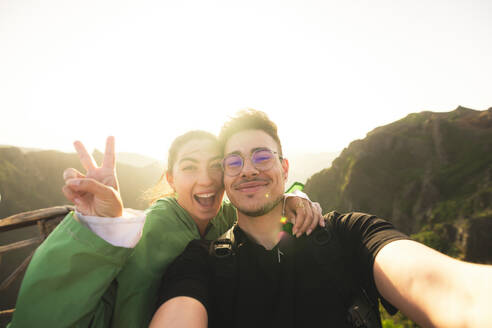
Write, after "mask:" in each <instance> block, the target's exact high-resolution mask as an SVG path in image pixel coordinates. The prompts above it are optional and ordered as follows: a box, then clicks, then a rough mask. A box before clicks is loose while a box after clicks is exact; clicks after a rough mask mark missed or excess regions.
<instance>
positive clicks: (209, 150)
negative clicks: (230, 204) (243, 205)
mask: <svg viewBox="0 0 492 328" xmlns="http://www.w3.org/2000/svg"><path fill="white" fill-rule="evenodd" d="M221 159H222V156H221V153H220V151H219V145H218V143H217V142H216V141H214V140H210V139H192V140H190V141H188V142H187V143H185V144H184V145H183V146H181V149H180V150H179V152H178V154H177V156H176V161H175V163H174V166H173V169H172V175H171V174H168V175H167V179H168V182H169V184H170V185H171V187H172V188H173V189H174V191H175V192H176V193H177V196H176V198H177V201H178V204H179V205H181V207H183V208H184V209H185V210H186V211H187V212H188V213H189V214H190V216H191V217H192V218H193V220H195V222H196V223H197V224H198V223H203V221H204V220H210V219H212V218H213V217H215V216H216V215H217V212H218V211H219V208H220V205H221V203H222V197H223V195H224V186H223V184H222V167H221ZM207 223H208V222H207Z"/></svg>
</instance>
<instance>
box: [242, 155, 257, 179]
mask: <svg viewBox="0 0 492 328" xmlns="http://www.w3.org/2000/svg"><path fill="white" fill-rule="evenodd" d="M259 173H260V171H258V169H257V168H256V167H255V166H254V165H253V162H252V161H251V159H249V158H248V159H245V160H244V164H243V169H242V170H241V176H242V177H250V176H256V175H258V174H259Z"/></svg>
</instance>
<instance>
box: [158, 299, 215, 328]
mask: <svg viewBox="0 0 492 328" xmlns="http://www.w3.org/2000/svg"><path fill="white" fill-rule="evenodd" d="M207 320H208V317H207V310H206V309H205V306H203V304H202V303H200V302H199V301H198V300H196V299H194V298H192V297H187V296H179V297H175V298H171V299H170V300H169V301H167V302H165V303H164V304H162V305H161V306H160V307H159V309H158V310H157V312H156V313H155V314H154V317H153V318H152V321H151V322H150V326H149V327H150V328H159V327H173V328H181V327H183V328H185V327H195V328H206V327H207V324H208V322H207Z"/></svg>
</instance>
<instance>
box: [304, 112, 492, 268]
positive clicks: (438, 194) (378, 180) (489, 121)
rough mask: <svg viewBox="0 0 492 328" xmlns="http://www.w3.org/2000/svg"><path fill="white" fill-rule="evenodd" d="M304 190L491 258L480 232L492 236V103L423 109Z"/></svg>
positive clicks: (491, 242) (456, 250) (352, 149)
mask: <svg viewBox="0 0 492 328" xmlns="http://www.w3.org/2000/svg"><path fill="white" fill-rule="evenodd" d="M305 190H306V192H307V193H308V194H309V196H310V197H311V199H313V200H316V201H318V202H320V203H321V206H322V207H323V209H324V210H325V211H328V210H332V209H336V210H338V211H342V212H343V211H364V212H369V213H374V214H376V215H379V216H381V217H384V218H388V219H389V220H391V221H392V222H393V223H394V224H395V225H396V226H397V227H398V228H399V229H400V230H402V231H404V232H406V233H408V234H415V237H416V239H419V240H421V241H423V242H426V243H428V244H431V245H432V246H435V247H436V248H439V249H440V250H442V251H445V252H447V253H449V254H451V255H455V256H462V257H466V258H468V259H473V260H475V261H491V262H492V252H490V251H489V249H492V238H490V237H488V238H481V237H479V235H480V234H485V235H487V234H488V236H492V224H490V223H491V222H492V221H491V220H492V108H490V109H488V110H485V111H476V110H472V109H468V108H464V107H458V108H457V109H456V110H454V111H451V112H447V113H434V112H421V113H416V114H410V115H408V116H407V117H405V118H403V119H401V120H399V121H396V122H394V123H391V124H389V125H386V126H382V127H378V128H376V129H374V130H373V131H371V132H369V133H368V134H367V136H366V138H364V139H363V140H356V141H354V142H352V143H351V144H350V145H349V147H347V148H346V149H344V151H343V152H342V154H341V155H340V156H339V157H338V158H337V159H335V160H334V161H333V163H332V166H331V167H330V168H328V169H325V170H322V171H321V172H319V173H316V174H315V175H313V176H312V177H311V178H310V179H309V180H308V181H307V183H306V187H305ZM477 240H481V241H480V245H481V246H476V245H474V242H475V241H477ZM487 245H488V246H487ZM483 247H488V248H486V250H485V253H487V254H481V255H480V254H478V253H480V252H482V253H484V251H483V250H482V251H479V250H477V249H478V248H483Z"/></svg>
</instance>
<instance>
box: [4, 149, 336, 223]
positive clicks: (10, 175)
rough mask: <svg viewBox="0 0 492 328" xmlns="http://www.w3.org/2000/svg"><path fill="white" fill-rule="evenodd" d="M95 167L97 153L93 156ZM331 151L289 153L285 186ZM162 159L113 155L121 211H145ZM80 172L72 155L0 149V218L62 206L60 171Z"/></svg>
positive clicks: (321, 163)
mask: <svg viewBox="0 0 492 328" xmlns="http://www.w3.org/2000/svg"><path fill="white" fill-rule="evenodd" d="M93 156H94V158H95V159H96V161H97V162H98V163H100V162H101V160H102V156H103V155H102V153H101V152H100V151H99V150H95V151H94V152H93ZM335 157H336V153H321V154H298V153H297V154H292V156H291V157H290V158H289V159H290V163H291V166H290V174H289V181H288V183H289V184H291V183H293V182H295V181H299V182H305V181H306V179H307V178H308V177H309V176H311V175H312V174H313V173H314V172H316V171H319V170H320V169H322V168H324V167H327V166H329V165H330V164H331V161H332V160H333V158H335ZM165 160H166V159H164V160H163V161H158V160H156V159H154V158H152V157H149V156H143V155H140V154H136V153H126V152H123V153H117V154H116V161H117V167H116V169H117V174H118V178H119V180H120V189H121V193H122V198H123V201H124V204H125V206H126V207H131V208H138V209H145V208H146V207H147V203H146V202H145V201H144V200H142V199H141V196H142V192H143V191H145V190H147V189H148V188H150V187H152V186H154V185H155V183H156V182H157V181H158V180H159V178H160V177H161V175H162V172H163V170H164V167H165V166H166V164H167V163H165V162H164V161H165ZM68 167H74V168H76V169H78V170H79V171H81V172H84V170H83V168H82V167H81V165H80V162H79V159H78V157H77V155H76V154H75V153H63V152H59V151H55V150H40V149H34V148H17V147H12V146H0V197H1V198H0V218H3V217H6V216H9V215H12V214H16V213H19V212H24V211H29V210H34V209H39V208H44V207H50V206H56V205H62V204H66V203H67V201H66V200H65V198H64V196H63V194H62V193H61V187H62V186H63V179H62V173H63V170H64V169H65V168H68Z"/></svg>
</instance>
